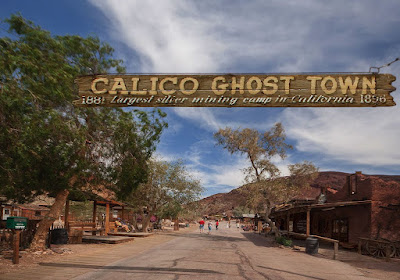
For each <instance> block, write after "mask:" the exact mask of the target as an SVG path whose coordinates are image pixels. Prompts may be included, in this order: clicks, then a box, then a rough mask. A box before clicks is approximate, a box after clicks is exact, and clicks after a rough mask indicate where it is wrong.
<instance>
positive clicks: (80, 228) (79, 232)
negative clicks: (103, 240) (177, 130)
mask: <svg viewBox="0 0 400 280" xmlns="http://www.w3.org/2000/svg"><path fill="white" fill-rule="evenodd" d="M102 231H103V229H99V228H97V227H96V223H94V222H69V224H68V236H69V238H68V239H69V242H70V243H82V236H83V233H84V232H92V234H93V235H96V234H97V232H100V233H101V232H102Z"/></svg>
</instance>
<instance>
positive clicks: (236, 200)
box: [197, 171, 400, 215]
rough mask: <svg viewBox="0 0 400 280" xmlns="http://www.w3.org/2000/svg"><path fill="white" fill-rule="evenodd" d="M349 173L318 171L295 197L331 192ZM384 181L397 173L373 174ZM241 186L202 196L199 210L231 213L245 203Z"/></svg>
mask: <svg viewBox="0 0 400 280" xmlns="http://www.w3.org/2000/svg"><path fill="white" fill-rule="evenodd" d="M347 175H349V173H343V172H333V171H327V172H320V173H319V175H318V177H317V178H316V179H315V181H314V182H313V183H312V184H311V188H310V189H308V190H306V191H304V192H303V193H301V194H300V195H298V196H297V197H296V199H308V200H310V199H315V198H316V197H317V196H318V195H319V194H320V189H321V187H326V188H329V189H331V190H332V191H333V192H334V191H337V190H339V189H341V188H342V187H343V186H344V185H345V183H346V177H347ZM373 176H377V177H379V178H381V179H382V180H385V181H397V182H400V176H398V175H373ZM243 188H246V186H242V187H239V188H237V189H234V190H232V191H230V192H228V193H218V194H214V195H212V196H209V197H206V198H203V199H202V200H199V201H198V202H197V204H198V207H199V209H200V212H201V213H202V214H204V215H216V214H223V213H225V214H226V215H232V211H233V209H234V208H236V207H240V206H245V205H246V195H245V192H243V191H242V190H243Z"/></svg>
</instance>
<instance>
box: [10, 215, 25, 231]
mask: <svg viewBox="0 0 400 280" xmlns="http://www.w3.org/2000/svg"><path fill="white" fill-rule="evenodd" d="M27 224H28V218H25V217H8V218H7V225H6V227H7V228H10V229H25V228H26V227H27Z"/></svg>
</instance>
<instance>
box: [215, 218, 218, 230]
mask: <svg viewBox="0 0 400 280" xmlns="http://www.w3.org/2000/svg"><path fill="white" fill-rule="evenodd" d="M218 226H219V221H218V220H216V221H215V229H216V230H218Z"/></svg>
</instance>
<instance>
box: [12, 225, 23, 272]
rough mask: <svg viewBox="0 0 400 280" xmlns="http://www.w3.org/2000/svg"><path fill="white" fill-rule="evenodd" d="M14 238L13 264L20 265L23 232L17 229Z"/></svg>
mask: <svg viewBox="0 0 400 280" xmlns="http://www.w3.org/2000/svg"><path fill="white" fill-rule="evenodd" d="M13 232H14V238H13V259H12V260H13V264H19V243H20V235H21V230H19V229H15V230H13Z"/></svg>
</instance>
